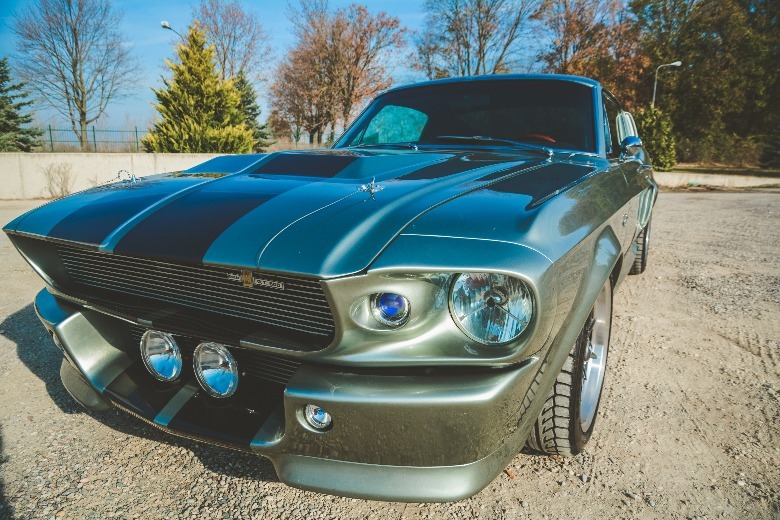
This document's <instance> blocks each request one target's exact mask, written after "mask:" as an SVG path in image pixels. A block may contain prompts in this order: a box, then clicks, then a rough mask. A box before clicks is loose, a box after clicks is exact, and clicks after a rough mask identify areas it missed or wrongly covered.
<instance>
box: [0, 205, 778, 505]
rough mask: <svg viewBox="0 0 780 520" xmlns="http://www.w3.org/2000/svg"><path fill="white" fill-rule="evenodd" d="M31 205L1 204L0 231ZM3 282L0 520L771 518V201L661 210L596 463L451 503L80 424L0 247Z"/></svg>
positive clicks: (116, 416) (589, 460) (80, 413)
mask: <svg viewBox="0 0 780 520" xmlns="http://www.w3.org/2000/svg"><path fill="white" fill-rule="evenodd" d="M33 205H34V204H33V203H29V202H9V201H5V202H3V201H0V222H1V223H5V222H8V221H9V220H11V218H12V217H14V216H16V215H17V214H19V213H21V212H22V211H24V210H26V209H28V208H30V207H32V206H33ZM0 274H1V276H0V294H2V299H0V354H2V359H3V363H2V364H0V381H2V383H0V505H1V506H2V507H1V508H0V516H2V517H14V518H100V519H102V518H111V517H121V518H190V517H198V518H202V517H209V518H250V517H251V518H285V519H286V518H338V519H341V518H377V519H379V518H381V519H383V520H389V519H400V518H406V519H420V518H457V519H460V518H481V519H497V518H567V519H568V518H596V519H598V518H681V519H682V518H685V519H688V518H708V519H713V518H720V517H724V518H735V519H743V518H778V517H780V407H779V406H778V392H780V374H779V370H778V361H780V349H779V344H778V342H779V341H780V193H778V192H771V191H764V192H754V193H746V192H742V193H697V192H682V193H663V194H661V197H660V198H659V202H658V206H657V210H656V213H655V217H654V220H653V237H652V253H651V257H650V265H649V267H648V270H647V271H646V272H645V274H644V275H642V276H635V277H629V278H628V279H627V280H626V282H625V283H624V284H623V286H622V287H621V288H620V289H619V290H618V292H617V293H616V295H615V317H614V322H613V335H612V349H611V353H610V369H609V372H608V374H607V381H606V387H605V395H604V400H603V401H602V408H601V410H600V416H599V423H598V424H597V426H596V433H595V434H594V437H593V439H592V441H591V444H590V445H589V446H588V449H587V450H586V451H585V453H583V454H581V455H579V456H577V457H575V458H573V459H562V458H546V457H541V456H533V455H529V454H524V453H523V454H518V455H517V456H516V457H515V458H514V460H512V462H511V463H510V465H509V466H508V467H507V469H506V471H505V472H504V473H502V474H501V475H499V476H498V477H497V478H496V479H495V481H493V482H492V483H491V484H490V485H489V486H488V487H487V488H486V489H485V490H483V491H482V492H480V493H479V494H477V495H476V496H475V497H472V498H470V499H468V500H463V501H461V502H457V503H450V504H399V503H380V502H370V501H364V500H355V499H348V498H340V497H332V496H327V495H320V494H316V493H310V492H305V491H299V490H296V489H293V488H290V487H287V486H285V485H283V484H281V483H280V482H279V481H278V479H277V477H276V473H275V472H274V469H273V466H272V465H271V464H270V463H269V462H267V461H266V460H264V459H262V458H259V457H253V456H251V455H246V454H242V453H237V452H232V451H228V450H223V449H218V448H213V447H210V446H207V445H204V444H199V443H195V442H189V441H186V440H181V439H177V438H174V437H171V436H168V435H165V434H163V433H161V432H159V431H157V430H156V429H154V428H152V427H149V426H147V425H145V424H143V423H141V422H140V421H138V420H136V419H134V418H132V417H130V416H128V415H126V414H124V413H120V412H117V411H110V412H105V413H100V414H97V413H89V412H86V411H84V410H83V409H81V408H80V407H79V405H77V404H76V403H75V402H74V401H73V400H72V399H71V398H70V396H69V395H68V394H67V393H66V392H65V390H64V388H63V387H62V384H61V383H60V380H59V375H58V369H59V365H60V359H61V357H60V354H59V352H58V350H57V349H56V347H55V346H54V345H53V344H52V342H51V340H50V339H49V338H48V336H47V334H46V332H45V330H44V328H43V326H41V325H40V324H39V323H38V320H37V319H36V317H35V313H34V311H33V308H32V305H31V303H30V302H31V301H32V299H33V296H34V295H35V293H36V292H37V291H38V290H39V289H40V288H41V286H42V283H41V281H40V280H39V279H38V278H37V277H36V275H34V274H33V273H32V271H31V270H30V269H29V267H28V266H27V265H26V264H25V263H24V262H23V260H22V259H21V258H20V257H19V255H18V254H17V253H16V251H14V250H13V248H12V247H11V245H10V243H9V242H8V240H7V238H6V237H5V236H4V235H3V236H1V237H0Z"/></svg>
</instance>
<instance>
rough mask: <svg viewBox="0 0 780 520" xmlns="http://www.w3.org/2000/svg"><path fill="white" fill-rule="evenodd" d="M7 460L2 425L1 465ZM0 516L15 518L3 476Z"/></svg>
mask: <svg viewBox="0 0 780 520" xmlns="http://www.w3.org/2000/svg"><path fill="white" fill-rule="evenodd" d="M6 460H7V459H6V456H5V453H4V452H3V429H2V427H0V466H2V465H3V464H5V462H6ZM0 518H14V510H13V508H12V507H11V506H10V505H8V499H6V498H5V482H3V479H2V478H0Z"/></svg>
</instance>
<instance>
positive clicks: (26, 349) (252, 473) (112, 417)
mask: <svg viewBox="0 0 780 520" xmlns="http://www.w3.org/2000/svg"><path fill="white" fill-rule="evenodd" d="M0 330H2V331H3V335H4V336H5V337H6V338H8V339H9V340H11V341H13V342H14V343H16V353H17V355H18V357H19V359H20V360H21V362H22V363H24V365H25V366H26V367H27V368H28V369H29V370H30V372H32V373H33V374H34V375H35V376H36V377H37V378H38V379H40V380H41V381H43V383H44V384H45V385H46V392H47V393H48V394H49V397H51V400H52V401H53V402H54V404H56V405H57V407H58V408H59V409H60V410H62V411H63V412H64V413H66V414H80V413H83V414H85V415H89V416H90V417H92V418H93V419H95V420H96V421H98V422H100V423H102V424H104V425H105V426H108V427H109V428H111V429H113V430H115V431H118V432H120V433H123V434H126V435H130V436H133V437H141V438H144V439H148V440H151V441H154V442H159V443H162V444H167V445H169V446H178V447H183V448H185V449H187V450H189V451H190V452H192V454H193V455H194V456H195V457H197V458H198V460H200V461H201V463H203V465H204V466H206V468H208V469H209V470H211V471H213V472H216V473H221V474H223V475H226V476H228V477H241V478H251V479H257V480H264V481H267V482H278V480H279V479H278V477H277V476H276V470H275V469H274V467H273V464H271V462H270V461H269V460H268V459H265V458H263V457H259V456H257V455H254V454H251V453H247V452H239V451H234V450H231V449H228V448H220V447H215V446H210V445H208V444H201V443H198V442H195V441H190V440H188V439H183V438H179V437H176V436H173V435H171V434H168V433H164V432H162V431H160V430H158V429H156V428H155V427H153V426H151V425H149V424H147V423H145V422H143V421H141V420H140V419H136V418H134V417H132V416H130V415H128V414H126V413H124V412H122V411H119V410H109V411H107V412H92V411H90V410H86V409H85V408H83V407H82V406H81V405H80V404H78V403H77V402H76V401H75V400H73V398H72V397H71V396H70V394H69V393H68V391H67V390H65V387H64V386H62V381H61V380H60V363H62V353H61V352H60V350H59V349H58V348H57V346H56V345H55V344H54V342H53V341H52V340H51V338H50V337H49V334H48V332H46V329H45V327H44V326H43V325H41V322H40V321H39V320H38V316H36V314H35V308H34V306H33V305H32V304H30V305H27V306H26V307H24V308H22V309H20V310H18V311H16V312H15V313H13V314H11V315H9V316H8V317H7V318H6V319H5V320H4V321H3V322H2V323H0ZM2 457H4V456H3V455H2V437H0V462H2V461H3V460H4V458H2ZM2 491H3V488H2V481H0V505H4V506H5V507H6V508H7V507H8V506H7V505H6V501H5V497H4V496H3V495H2ZM6 515H8V512H7V511H6V510H5V509H0V518H4V517H6ZM12 516H13V515H11V517H12Z"/></svg>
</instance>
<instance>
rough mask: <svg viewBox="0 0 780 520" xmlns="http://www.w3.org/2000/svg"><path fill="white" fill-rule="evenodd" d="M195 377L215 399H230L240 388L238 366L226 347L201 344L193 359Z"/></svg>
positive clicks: (196, 349) (215, 344) (216, 344)
mask: <svg viewBox="0 0 780 520" xmlns="http://www.w3.org/2000/svg"><path fill="white" fill-rule="evenodd" d="M192 364H193V367H194V368H195V377H196V378H198V382H199V383H200V386H202V387H203V389H204V390H205V391H206V392H208V393H209V394H210V395H212V396H214V397H230V396H231V395H233V394H234V393H236V389H237V388H238V365H236V360H235V359H233V356H232V355H231V354H230V351H229V350H228V349H227V348H225V346H224V345H220V344H219V343H201V344H200V345H198V346H197V347H196V348H195V354H194V355H193V359H192Z"/></svg>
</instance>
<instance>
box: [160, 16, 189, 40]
mask: <svg viewBox="0 0 780 520" xmlns="http://www.w3.org/2000/svg"><path fill="white" fill-rule="evenodd" d="M160 27H162V28H163V29H168V30H169V31H173V32H175V33H176V34H178V35H179V38H181V39H182V40H183V39H184V36H182V35H181V34H179V31H177V30H176V29H174V28H173V27H171V24H169V23H168V22H166V21H165V20H163V21H162V22H160Z"/></svg>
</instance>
